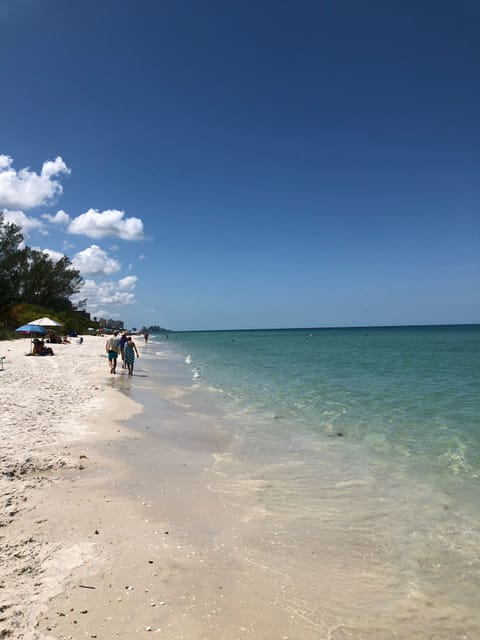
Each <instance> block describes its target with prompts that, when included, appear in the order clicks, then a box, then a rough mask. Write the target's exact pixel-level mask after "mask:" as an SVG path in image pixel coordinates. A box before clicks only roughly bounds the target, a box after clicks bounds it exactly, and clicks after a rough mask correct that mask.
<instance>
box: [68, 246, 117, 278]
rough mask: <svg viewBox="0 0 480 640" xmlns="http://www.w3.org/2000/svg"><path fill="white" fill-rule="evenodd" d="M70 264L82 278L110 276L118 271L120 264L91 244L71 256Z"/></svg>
mask: <svg viewBox="0 0 480 640" xmlns="http://www.w3.org/2000/svg"><path fill="white" fill-rule="evenodd" d="M72 264H73V266H74V267H75V269H78V270H79V271H80V273H81V274H82V275H83V276H87V275H88V276H93V275H103V276H111V275H112V274H113V273H116V272H117V271H119V270H120V266H121V265H120V262H119V261H118V260H115V258H111V257H110V256H109V255H108V253H106V251H104V250H103V249H100V247H99V246H98V245H96V244H92V245H91V246H90V247H88V248H87V249H84V250H83V251H79V252H78V253H76V254H75V255H74V256H73V259H72Z"/></svg>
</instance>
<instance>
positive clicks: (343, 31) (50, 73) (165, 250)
mask: <svg viewBox="0 0 480 640" xmlns="http://www.w3.org/2000/svg"><path fill="white" fill-rule="evenodd" d="M479 78H480V3H479V2H478V0H452V1H450V2H446V1H444V0H435V1H433V0H432V1H431V0H401V1H400V0H398V1H397V0H391V1H389V0H372V1H369V0H366V1H364V2H359V1H358V0H330V1H323V0H316V1H315V2H311V1H306V0H296V1H295V2H293V1H289V2H286V1H283V0H276V1H274V2H273V1H272V2H270V1H266V0H255V1H250V0H242V1H240V0H238V1H237V0H218V1H217V0H203V1H202V2H199V1H198V0H175V1H174V2H171V1H168V2H167V1H166V0H165V1H164V0H135V1H133V0H124V1H121V0H115V1H113V0H101V1H98V0H82V1H80V0H72V2H64V1H63V0H0V210H3V211H4V212H5V218H6V220H8V221H10V222H15V223H16V224H19V225H20V226H21V227H22V230H23V233H24V236H25V242H26V244H28V245H29V246H31V247H35V248H37V249H39V250H42V251H46V252H48V253H49V255H50V256H51V257H52V259H58V257H59V256H61V255H63V254H64V253H65V254H66V255H68V256H69V258H70V259H71V260H72V262H73V265H74V266H75V267H76V268H77V269H79V270H80V272H81V275H82V277H83V279H84V285H83V288H82V291H81V292H79V294H78V299H85V298H86V299H87V310H88V311H89V312H90V313H91V316H92V318H93V317H106V318H113V319H120V320H123V321H124V323H125V326H126V327H129V328H131V327H137V328H138V327H142V326H150V325H153V324H155V325H160V326H162V327H166V328H168V329H172V330H197V329H198V330H203V329H245V328H278V327H331V326H372V325H403V324H452V323H472V322H480V115H479V114H480V82H479Z"/></svg>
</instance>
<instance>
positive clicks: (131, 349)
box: [124, 336, 140, 376]
mask: <svg viewBox="0 0 480 640" xmlns="http://www.w3.org/2000/svg"><path fill="white" fill-rule="evenodd" d="M124 353H125V362H126V363H127V369H128V375H129V376H133V365H134V363H135V354H137V358H139V357H140V356H139V355H138V350H137V345H136V344H135V342H134V341H133V340H132V336H128V338H127V342H126V343H125V347H124Z"/></svg>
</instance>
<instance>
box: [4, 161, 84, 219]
mask: <svg viewBox="0 0 480 640" xmlns="http://www.w3.org/2000/svg"><path fill="white" fill-rule="evenodd" d="M12 164H13V159H12V158H11V157H10V156H6V155H0V207H18V208H21V209H32V208H33V207H38V206H40V205H44V204H48V203H50V202H52V201H53V200H54V199H55V198H56V197H57V196H59V195H60V194H61V193H62V191H63V188H62V185H61V184H60V182H59V180H58V177H57V176H59V175H60V174H62V173H65V174H67V175H68V174H70V173H71V171H70V169H69V168H68V167H67V165H66V164H65V162H64V161H63V159H62V158H61V157H60V156H58V157H57V158H55V160H54V161H47V162H44V163H43V167H42V171H41V172H40V175H39V174H38V173H35V171H30V169H29V168H25V169H20V170H19V171H16V170H15V169H14V168H13V167H12Z"/></svg>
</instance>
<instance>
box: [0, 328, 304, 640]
mask: <svg viewBox="0 0 480 640" xmlns="http://www.w3.org/2000/svg"><path fill="white" fill-rule="evenodd" d="M104 340H105V339H104V338H96V337H92V336H86V337H85V338H84V343H83V344H82V345H78V344H77V343H76V342H73V341H72V344H68V345H54V350H55V355H54V356H53V357H50V356H45V357H25V353H26V352H27V351H28V346H29V341H27V340H19V341H12V342H3V343H1V344H0V350H1V351H2V353H5V355H6V356H7V358H6V360H5V370H4V371H3V372H1V374H2V375H4V378H2V390H3V391H4V398H5V400H6V405H7V410H6V411H5V412H4V413H3V415H2V416H1V422H0V424H1V428H2V434H3V436H4V437H3V441H2V443H1V445H0V461H1V462H2V471H3V473H2V476H1V483H2V484H1V490H2V498H3V505H4V506H3V507H2V513H1V517H2V525H3V526H2V528H1V533H0V535H1V536H2V547H3V549H5V550H6V554H5V561H2V563H1V569H0V572H1V573H0V585H1V595H2V605H1V614H0V618H1V624H0V634H1V635H2V637H12V638H16V639H18V640H60V639H67V638H71V639H73V638H81V637H92V638H96V637H98V638H131V637H133V636H135V637H136V636H137V635H138V636H139V637H148V634H150V633H154V634H155V633H158V634H160V633H163V632H165V633H166V634H167V636H168V637H169V638H184V637H188V638H190V639H192V640H194V639H196V638H198V639H200V638H205V637H215V638H225V639H227V638H237V637H238V638H240V637H247V636H249V635H251V634H253V633H255V632H256V631H257V625H258V624H259V625H260V627H261V629H262V632H261V633H262V637H265V638H272V639H273V638H277V637H278V631H277V626H276V624H277V623H278V618H277V619H275V618H274V617H273V618H272V617H271V613H272V611H271V608H266V609H265V607H264V606H263V602H264V600H263V596H265V597H266V596H267V595H268V598H269V599H271V600H273V599H274V591H275V589H272V588H271V586H270V585H269V584H268V576H267V575H262V574H261V573H260V574H259V575H257V572H256V571H257V570H256V568H255V567H254V566H253V567H249V566H247V565H246V564H245V562H244V560H243V558H242V557H241V554H238V553H237V549H236V544H237V540H236V526H237V521H238V518H241V517H242V513H243V515H244V516H245V518H246V520H248V518H247V516H246V514H247V511H248V508H249V505H245V508H244V509H243V507H242V505H241V504H240V502H241V501H240V502H239V503H237V504H236V505H235V508H234V509H232V508H231V505H228V504H227V503H225V502H224V501H223V500H222V496H221V495H219V494H218V493H216V492H214V491H212V490H211V488H210V487H209V473H210V472H211V470H212V465H213V463H214V460H215V454H216V453H218V452H220V451H223V450H225V449H227V448H228V444H229V440H230V437H231V434H230V433H229V431H228V427H225V428H224V427H221V428H218V425H217V426H215V425H213V423H212V416H211V415H210V414H208V412H207V413H206V414H202V413H196V412H192V413H190V412H189V411H188V408H186V407H185V406H184V405H183V404H182V403H181V402H180V403H179V402H177V400H178V398H176V397H175V394H174V395H173V396H169V394H170V393H171V391H172V389H171V388H168V385H166V388H165V389H163V391H162V390H157V391H159V392H161V393H160V396H161V397H160V396H158V397H155V398H154V397H153V396H150V400H152V402H151V403H150V404H149V403H148V402H147V399H146V396H144V393H146V394H147V396H148V394H150V393H151V392H152V389H150V388H149V387H148V381H147V386H146V387H144V389H145V391H143V390H142V386H143V385H144V384H145V382H144V380H142V379H145V378H147V377H148V365H147V363H146V360H147V358H145V359H140V360H139V362H138V363H136V365H137V366H136V368H135V373H137V378H136V379H135V374H134V384H132V385H130V382H129V381H128V378H127V376H126V375H123V372H121V373H120V375H119V373H118V370H117V375H116V376H111V375H110V373H109V370H108V364H107V360H106V357H105V356H104V355H103V354H104ZM138 346H139V350H140V355H142V350H143V349H142V347H143V345H141V344H139V345H138ZM0 355H1V354H0ZM144 366H147V370H146V372H147V373H146V375H145V369H144ZM25 380H29V381H30V382H29V384H30V386H31V387H32V390H31V391H30V390H29V391H28V392H27V393H25V392H23V391H22V387H25ZM135 382H136V383H137V384H135ZM162 393H163V395H162ZM131 395H133V396H139V397H140V398H141V401H140V402H138V401H137V400H133V399H132V398H131V397H130V396H131ZM143 402H145V403H146V404H142V403H143ZM158 402H159V403H160V405H158ZM158 406H160V407H161V410H160V412H159V411H158ZM159 413H160V415H159ZM152 419H156V420H158V421H159V425H160V427H159V429H157V430H156V431H155V430H154V429H153V428H152V429H150V426H149V424H148V422H150V421H151V420H152ZM20 425H21V426H20ZM212 425H213V428H212ZM5 436H6V437H5ZM242 509H243V510H242ZM259 593H261V594H262V597H261V598H259V597H258V594H259ZM276 606H280V603H278V605H275V608H276ZM279 613H280V610H279ZM290 615H291V612H289V611H288V610H286V611H285V613H284V615H283V617H284V625H283V626H285V625H288V618H289V617H290ZM280 617H282V616H280ZM285 637H286V636H285ZM304 637H305V638H308V637H310V636H309V635H308V634H307V635H304Z"/></svg>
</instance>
